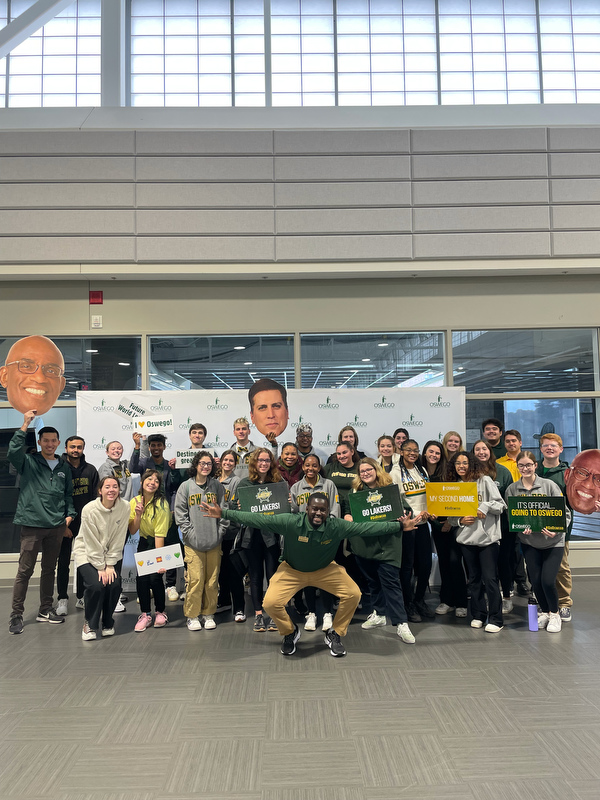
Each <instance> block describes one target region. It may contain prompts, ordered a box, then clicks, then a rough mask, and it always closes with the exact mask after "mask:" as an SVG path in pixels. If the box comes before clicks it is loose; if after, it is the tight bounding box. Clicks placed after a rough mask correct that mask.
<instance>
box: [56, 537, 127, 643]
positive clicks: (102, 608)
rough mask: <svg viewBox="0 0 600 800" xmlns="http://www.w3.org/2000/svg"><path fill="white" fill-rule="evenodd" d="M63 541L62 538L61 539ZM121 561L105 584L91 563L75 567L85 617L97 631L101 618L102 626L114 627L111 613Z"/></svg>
mask: <svg viewBox="0 0 600 800" xmlns="http://www.w3.org/2000/svg"><path fill="white" fill-rule="evenodd" d="M63 541H64V540H63ZM122 565H123V562H122V561H119V562H118V564H115V572H116V574H117V577H116V578H115V580H114V582H113V583H108V584H106V586H105V585H104V584H103V583H102V581H101V580H100V579H99V578H98V570H97V569H96V567H93V566H92V565H91V564H82V565H81V566H80V567H78V569H77V580H78V582H79V581H81V583H82V585H83V587H84V592H83V600H84V603H85V618H86V621H87V623H88V625H89V626H90V629H91V630H93V631H97V630H98V628H99V627H100V620H102V627H103V628H112V627H114V624H115V623H114V620H113V614H114V611H115V608H116V607H117V603H118V602H119V596H120V594H121V567H122Z"/></svg>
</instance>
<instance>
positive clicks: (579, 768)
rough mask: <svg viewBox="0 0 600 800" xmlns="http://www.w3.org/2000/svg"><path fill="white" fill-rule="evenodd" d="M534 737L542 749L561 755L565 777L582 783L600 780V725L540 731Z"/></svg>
mask: <svg viewBox="0 0 600 800" xmlns="http://www.w3.org/2000/svg"><path fill="white" fill-rule="evenodd" d="M534 736H535V738H536V741H537V742H538V743H539V744H540V746H541V747H543V748H545V749H546V750H548V751H550V752H553V753H560V763H561V765H562V771H563V775H564V776H565V777H567V778H569V779H570V780H580V781H581V780H583V781H588V780H600V759H599V758H598V754H599V753H600V725H595V726H588V727H587V728H573V729H566V730H557V729H555V730H552V731H540V732H537V733H535V734H534ZM599 785H600V784H599ZM599 796H600V792H599Z"/></svg>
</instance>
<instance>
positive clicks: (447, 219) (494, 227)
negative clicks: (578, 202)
mask: <svg viewBox="0 0 600 800" xmlns="http://www.w3.org/2000/svg"><path fill="white" fill-rule="evenodd" d="M549 229H550V212H549V209H548V207H547V206H514V207H513V206H490V207H486V208H477V207H471V208H416V209H415V211H414V230H415V231H519V230H521V231H525V230H549Z"/></svg>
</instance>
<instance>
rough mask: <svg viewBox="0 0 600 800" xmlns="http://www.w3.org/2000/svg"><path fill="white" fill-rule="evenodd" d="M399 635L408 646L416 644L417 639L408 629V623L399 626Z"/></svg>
mask: <svg viewBox="0 0 600 800" xmlns="http://www.w3.org/2000/svg"><path fill="white" fill-rule="evenodd" d="M397 633H398V636H399V637H400V638H401V639H402V641H403V642H406V644H414V643H415V637H414V636H413V632H412V631H411V629H410V628H409V627H408V622H401V623H400V624H399V625H398V630H397Z"/></svg>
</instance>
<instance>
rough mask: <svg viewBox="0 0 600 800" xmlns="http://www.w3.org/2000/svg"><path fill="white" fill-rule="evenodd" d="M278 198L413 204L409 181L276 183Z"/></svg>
mask: <svg viewBox="0 0 600 800" xmlns="http://www.w3.org/2000/svg"><path fill="white" fill-rule="evenodd" d="M275 202H276V204H277V206H278V207H279V208H281V207H282V206H289V207H294V208H304V207H310V206H338V207H344V206H362V207H367V206H409V205H410V183H409V182H408V181H380V182H375V183H369V182H368V181H362V182H360V183H276V184H275Z"/></svg>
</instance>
